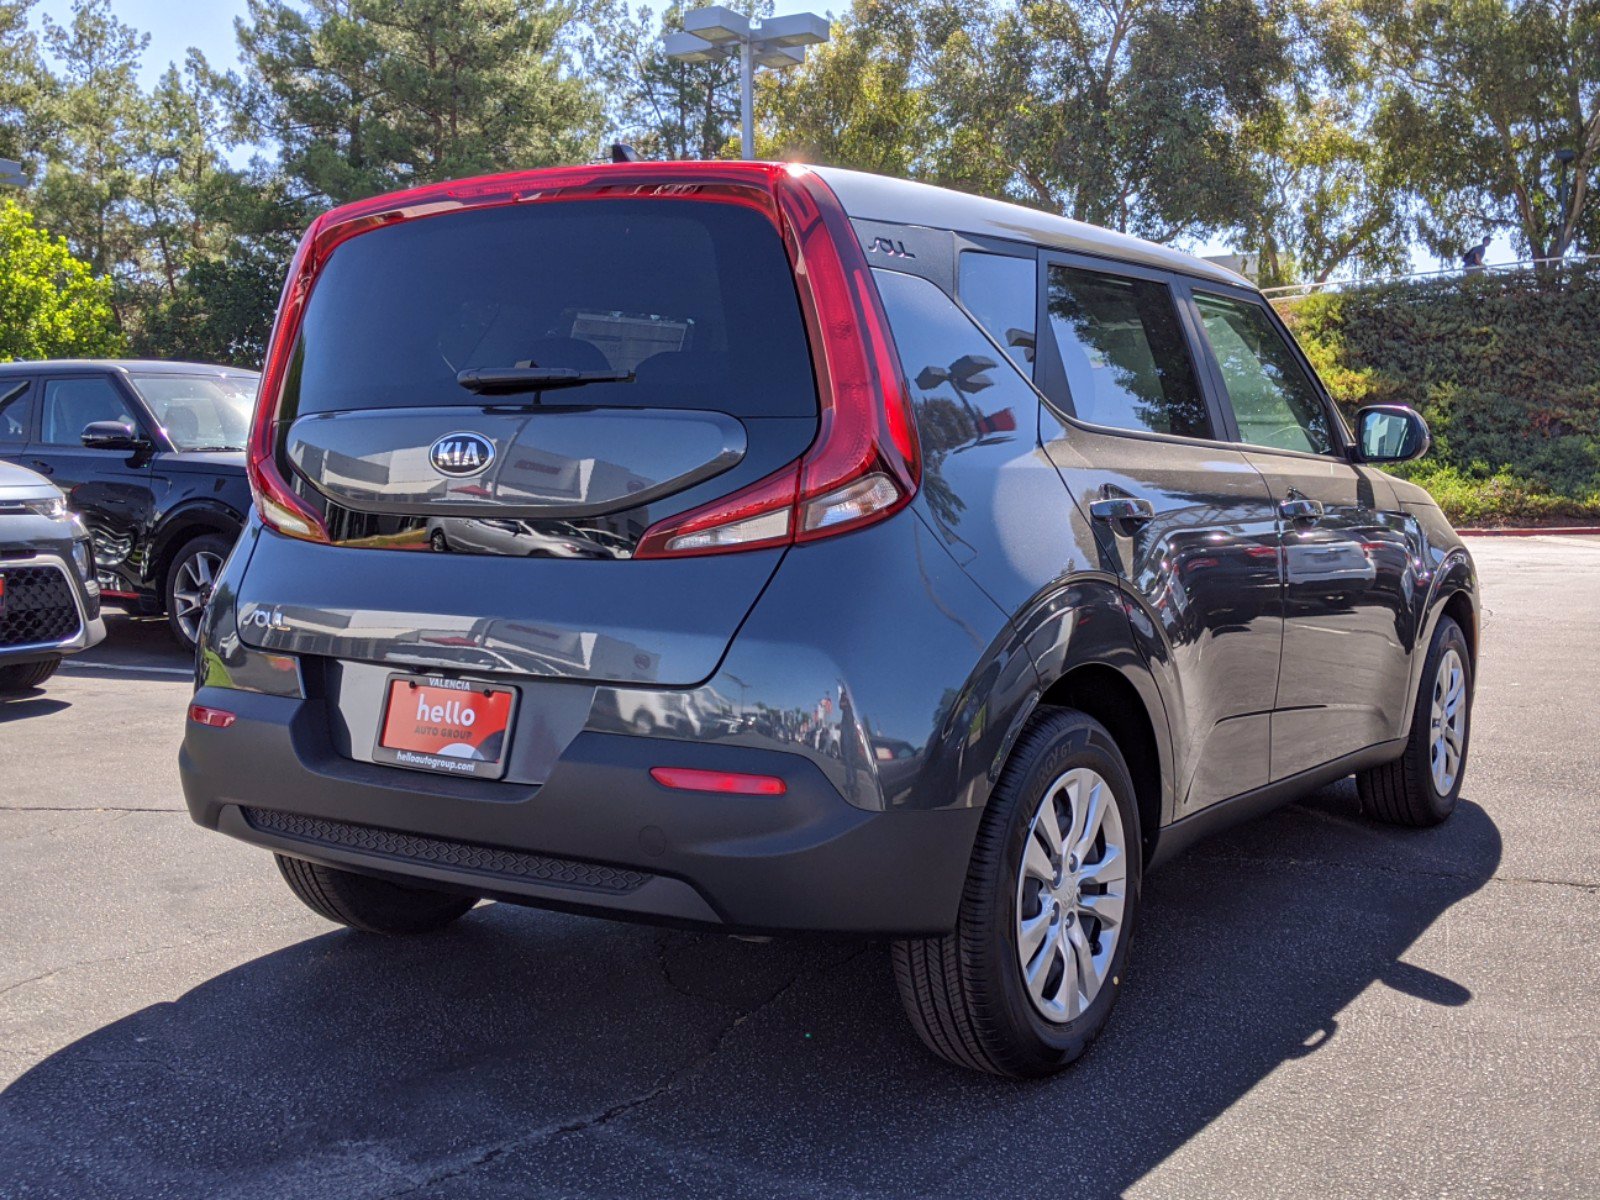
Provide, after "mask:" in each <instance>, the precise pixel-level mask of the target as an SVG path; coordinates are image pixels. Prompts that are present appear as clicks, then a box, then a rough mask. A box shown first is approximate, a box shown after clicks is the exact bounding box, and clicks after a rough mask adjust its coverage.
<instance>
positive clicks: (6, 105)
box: [0, 0, 51, 163]
mask: <svg viewBox="0 0 1600 1200" xmlns="http://www.w3.org/2000/svg"><path fill="white" fill-rule="evenodd" d="M33 5H34V0H0V158H9V159H13V160H22V161H23V162H24V163H27V162H29V160H31V159H32V157H33V152H34V151H35V150H36V149H37V146H36V144H35V142H36V139H37V137H38V135H39V132H40V116H41V110H42V109H43V107H44V103H45V100H46V97H47V95H48V91H49V86H50V82H51V81H50V76H49V73H48V72H47V71H46V70H45V67H44V63H43V62H42V61H41V60H40V58H39V39H38V37H37V36H36V35H35V34H34V32H33V29H32V27H31V26H30V25H29V24H28V13H29V11H30V10H31V9H32V8H33Z"/></svg>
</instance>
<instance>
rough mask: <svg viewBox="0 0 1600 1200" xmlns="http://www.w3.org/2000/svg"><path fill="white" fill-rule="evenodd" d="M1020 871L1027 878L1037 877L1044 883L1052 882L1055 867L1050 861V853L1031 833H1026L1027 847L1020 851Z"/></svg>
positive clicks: (1054, 875)
mask: <svg viewBox="0 0 1600 1200" xmlns="http://www.w3.org/2000/svg"><path fill="white" fill-rule="evenodd" d="M1022 873H1023V875H1025V876H1027V877H1028V878H1029V879H1037V880H1039V881H1040V882H1041V883H1045V884H1049V883H1052V882H1054V880H1055V877H1056V867H1055V864H1054V863H1053V862H1051V861H1050V855H1049V854H1048V853H1046V852H1045V848H1044V847H1043V846H1041V845H1040V844H1039V839H1038V838H1036V837H1034V836H1033V835H1032V834H1029V835H1028V845H1027V849H1025V850H1024V851H1023V852H1022Z"/></svg>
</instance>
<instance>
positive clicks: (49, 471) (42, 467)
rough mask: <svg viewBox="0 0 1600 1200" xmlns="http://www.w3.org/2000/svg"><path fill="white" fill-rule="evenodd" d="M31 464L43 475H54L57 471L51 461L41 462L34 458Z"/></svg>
mask: <svg viewBox="0 0 1600 1200" xmlns="http://www.w3.org/2000/svg"><path fill="white" fill-rule="evenodd" d="M31 465H32V467H33V469H34V470H35V471H37V472H39V474H41V475H54V474H55V473H56V469H55V468H54V467H52V466H51V465H50V464H49V463H47V462H40V461H39V460H38V459H34V460H33V462H32V464H31Z"/></svg>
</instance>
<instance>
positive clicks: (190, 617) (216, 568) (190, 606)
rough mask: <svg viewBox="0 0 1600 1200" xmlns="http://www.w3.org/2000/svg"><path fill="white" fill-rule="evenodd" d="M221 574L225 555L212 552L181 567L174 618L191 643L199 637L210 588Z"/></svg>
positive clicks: (174, 589) (174, 594)
mask: <svg viewBox="0 0 1600 1200" xmlns="http://www.w3.org/2000/svg"><path fill="white" fill-rule="evenodd" d="M221 572H222V555H220V554H215V553H213V552H212V551H210V550H200V551H198V552H196V553H194V554H191V555H189V556H188V557H187V558H185V559H184V560H183V561H182V562H181V563H179V564H178V573H177V576H176V578H175V579H174V581H173V585H172V604H173V612H172V617H173V620H175V621H176V622H177V623H178V628H179V629H181V630H183V636H184V637H186V638H188V639H189V640H190V641H191V642H193V641H196V640H198V639H199V637H200V618H201V616H202V615H203V614H204V613H205V610H206V601H208V600H210V599H211V588H212V585H213V584H215V582H216V579H217V576H218V575H219V574H220V573H221Z"/></svg>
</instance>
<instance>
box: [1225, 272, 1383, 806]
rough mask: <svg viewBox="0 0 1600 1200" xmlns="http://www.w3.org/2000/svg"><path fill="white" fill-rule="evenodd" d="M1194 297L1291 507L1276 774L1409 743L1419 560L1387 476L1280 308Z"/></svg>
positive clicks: (1285, 530) (1234, 421)
mask: <svg viewBox="0 0 1600 1200" xmlns="http://www.w3.org/2000/svg"><path fill="white" fill-rule="evenodd" d="M1193 295H1194V306H1195V312H1196V315H1197V319H1198V322H1199V324H1200V326H1201V327H1202V328H1203V330H1204V331H1205V340H1206V345H1207V349H1208V351H1209V353H1208V355H1207V357H1208V360H1209V361H1208V363H1207V366H1208V369H1209V370H1210V371H1212V372H1213V378H1214V381H1215V384H1216V386H1217V387H1218V389H1219V390H1220V392H1221V393H1222V395H1223V396H1224V398H1225V404H1226V406H1227V410H1228V411H1227V412H1226V413H1225V414H1224V415H1225V417H1226V418H1227V420H1228V421H1229V423H1230V425H1231V426H1232V433H1233V435H1234V436H1235V437H1237V439H1238V441H1239V442H1240V443H1241V445H1242V446H1243V447H1244V455H1245V457H1246V459H1247V460H1248V461H1249V462H1250V464H1251V466H1253V467H1254V468H1255V469H1256V470H1258V471H1259V472H1261V475H1262V477H1263V478H1264V479H1265V480H1266V484H1267V487H1268V489H1269V490H1270V491H1271V493H1272V499H1273V501H1274V503H1275V504H1276V505H1277V506H1278V513H1279V518H1278V521H1279V539H1280V545H1281V547H1282V552H1283V553H1282V564H1283V599H1284V629H1283V661H1282V666H1281V668H1280V670H1279V678H1278V689H1277V701H1276V704H1275V711H1274V714H1273V718H1272V777H1273V778H1274V779H1275V780H1276V779H1284V778H1287V777H1289V776H1291V775H1296V774H1298V773H1299V772H1301V771H1305V770H1309V769H1310V768H1312V767H1316V766H1320V765H1321V764H1323V763H1326V762H1331V761H1332V760H1333V759H1336V758H1339V757H1340V756H1342V755H1345V754H1350V753H1352V752H1354V751H1356V750H1361V749H1364V748H1366V747H1368V746H1372V745H1375V744H1377V743H1379V742H1383V741H1387V740H1389V739H1391V738H1393V737H1395V736H1397V734H1398V730H1399V726H1400V723H1401V721H1402V720H1403V714H1404V705H1405V699H1406V689H1407V686H1408V680H1409V658H1408V654H1407V650H1406V642H1405V630H1406V626H1407V620H1408V610H1407V601H1406V597H1407V588H1406V576H1407V574H1408V573H1409V571H1410V569H1411V555H1410V552H1409V550H1408V549H1407V544H1406V540H1405V537H1404V534H1403V532H1402V524H1401V522H1402V518H1401V514H1400V513H1399V511H1398V506H1397V505H1396V504H1395V502H1394V493H1393V490H1392V489H1391V488H1390V486H1389V484H1388V481H1387V479H1386V478H1385V477H1384V476H1383V475H1382V474H1381V473H1380V472H1378V471H1374V470H1372V469H1371V468H1367V467H1359V466H1355V465H1352V463H1351V462H1350V459H1349V455H1348V450H1347V445H1348V439H1347V435H1346V433H1345V430H1344V428H1343V426H1342V424H1341V422H1340V421H1339V418H1338V416H1337V415H1336V414H1335V412H1334V411H1333V409H1332V406H1331V403H1330V401H1329V400H1328V398H1327V397H1326V396H1325V395H1324V394H1323V392H1322V390H1321V388H1320V387H1319V386H1318V385H1317V384H1316V382H1315V379H1314V377H1313V376H1312V374H1311V373H1310V371H1309V369H1308V368H1307V367H1306V366H1305V364H1303V363H1302V361H1301V360H1300V356H1299V355H1298V353H1296V351H1295V349H1294V347H1293V346H1292V344H1291V343H1290V341H1289V340H1288V338H1287V337H1286V336H1285V334H1284V333H1283V331H1282V330H1281V328H1280V326H1279V324H1278V321H1277V319H1276V317H1275V316H1274V315H1273V314H1272V312H1271V311H1270V309H1269V308H1268V307H1267V305H1266V303H1265V302H1264V301H1263V300H1261V299H1260V298H1259V297H1257V296H1255V295H1253V294H1251V293H1248V292H1244V291H1243V290H1240V291H1238V292H1231V293H1229V292H1224V291H1223V290H1221V289H1218V290H1212V289H1210V288H1209V287H1206V288H1202V287H1200V286H1199V285H1197V286H1196V288H1195V290H1194V293H1193Z"/></svg>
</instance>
